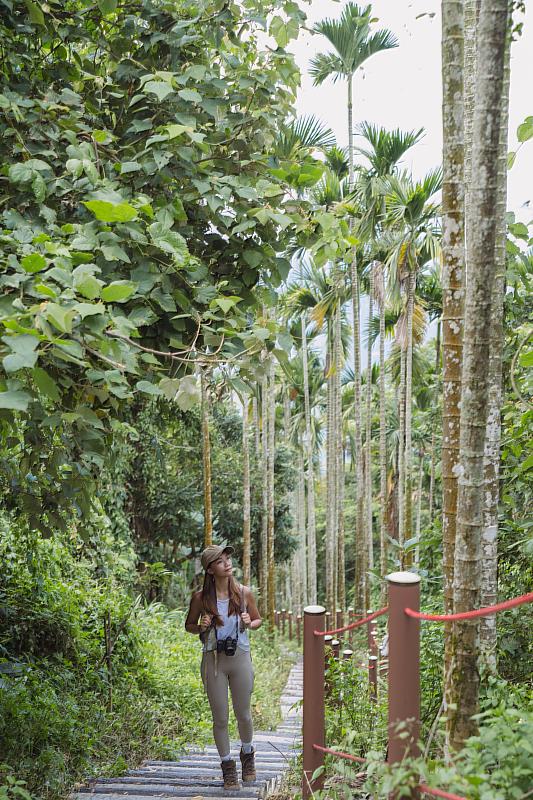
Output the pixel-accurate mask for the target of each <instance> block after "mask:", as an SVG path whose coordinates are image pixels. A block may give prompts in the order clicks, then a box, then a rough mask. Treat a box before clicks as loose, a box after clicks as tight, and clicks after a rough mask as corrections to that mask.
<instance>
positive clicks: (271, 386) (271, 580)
mask: <svg viewBox="0 0 533 800" xmlns="http://www.w3.org/2000/svg"><path fill="white" fill-rule="evenodd" d="M267 395H268V400H267V411H268V504H267V510H268V516H267V520H268V523H267V569H268V572H267V583H268V624H269V627H270V630H274V622H275V620H274V614H275V607H276V562H275V559H274V543H275V534H276V532H275V524H274V523H275V516H274V511H275V506H274V463H275V451H276V379H275V374H274V361H273V359H272V358H270V361H269V365H268V393H267Z"/></svg>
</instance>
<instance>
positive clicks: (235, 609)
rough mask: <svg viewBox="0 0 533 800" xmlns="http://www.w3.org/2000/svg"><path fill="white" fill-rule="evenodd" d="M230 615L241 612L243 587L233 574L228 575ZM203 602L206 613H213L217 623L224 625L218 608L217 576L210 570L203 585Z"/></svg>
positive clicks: (206, 573)
mask: <svg viewBox="0 0 533 800" xmlns="http://www.w3.org/2000/svg"><path fill="white" fill-rule="evenodd" d="M228 597H229V603H228V616H231V615H232V614H236V615H237V616H239V615H240V613H241V587H240V584H238V583H237V581H236V580H235V578H234V577H233V575H230V576H229V577H228ZM202 603H203V606H204V610H205V613H206V614H211V616H212V617H213V620H214V621H215V625H218V626H220V625H222V619H221V617H220V615H219V613H218V608H217V590H216V586H215V576H214V575H212V574H211V573H210V572H207V570H206V572H205V575H204V585H203V586H202Z"/></svg>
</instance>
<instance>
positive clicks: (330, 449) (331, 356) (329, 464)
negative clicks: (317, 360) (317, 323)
mask: <svg viewBox="0 0 533 800" xmlns="http://www.w3.org/2000/svg"><path fill="white" fill-rule="evenodd" d="M328 328H329V335H328V358H327V399H326V403H327V430H326V547H325V551H326V609H327V610H328V611H330V612H331V613H332V614H333V613H334V612H335V524H336V517H337V508H336V493H337V481H336V472H337V471H336V469H335V467H336V452H335V450H336V448H335V444H336V442H335V433H336V429H335V342H334V335H335V334H334V328H335V325H334V321H333V320H330V321H329V323H328ZM332 328H333V331H332Z"/></svg>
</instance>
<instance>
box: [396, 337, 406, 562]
mask: <svg viewBox="0 0 533 800" xmlns="http://www.w3.org/2000/svg"><path fill="white" fill-rule="evenodd" d="M405 362H406V353H405V349H404V347H403V345H402V344H400V386H399V390H398V417H399V423H400V424H399V428H400V430H399V436H398V545H399V549H400V559H401V564H402V569H403V561H404V557H403V544H404V542H405Z"/></svg>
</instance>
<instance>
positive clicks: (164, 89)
mask: <svg viewBox="0 0 533 800" xmlns="http://www.w3.org/2000/svg"><path fill="white" fill-rule="evenodd" d="M143 92H144V93H145V94H146V93H147V92H153V94H155V95H156V96H157V99H158V100H159V102H162V101H163V100H164V99H165V97H168V95H169V94H172V93H173V92H174V89H173V88H172V86H171V85H170V84H169V83H167V82H166V81H148V83H145V84H144V86H143Z"/></svg>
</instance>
